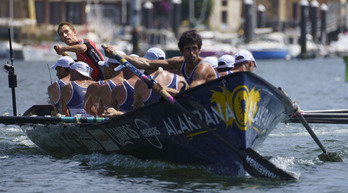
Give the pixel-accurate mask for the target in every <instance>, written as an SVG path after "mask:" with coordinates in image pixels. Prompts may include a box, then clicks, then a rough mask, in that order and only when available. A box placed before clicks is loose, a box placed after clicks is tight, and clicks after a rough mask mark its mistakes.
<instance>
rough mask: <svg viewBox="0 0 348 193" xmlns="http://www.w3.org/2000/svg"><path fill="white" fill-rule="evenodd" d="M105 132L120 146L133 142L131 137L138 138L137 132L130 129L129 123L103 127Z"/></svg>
mask: <svg viewBox="0 0 348 193" xmlns="http://www.w3.org/2000/svg"><path fill="white" fill-rule="evenodd" d="M105 131H106V133H107V134H109V136H110V137H111V138H112V139H113V140H114V141H115V142H116V143H117V144H119V145H120V146H122V147H124V146H126V145H127V144H133V142H132V141H131V140H132V139H139V138H140V136H139V134H138V133H137V132H136V131H134V130H133V129H131V127H130V125H128V124H126V125H122V126H119V127H114V128H110V129H105Z"/></svg>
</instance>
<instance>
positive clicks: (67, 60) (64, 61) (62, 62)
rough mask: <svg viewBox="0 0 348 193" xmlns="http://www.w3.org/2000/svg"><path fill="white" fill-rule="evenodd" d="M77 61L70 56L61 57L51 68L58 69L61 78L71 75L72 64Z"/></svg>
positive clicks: (58, 75)
mask: <svg viewBox="0 0 348 193" xmlns="http://www.w3.org/2000/svg"><path fill="white" fill-rule="evenodd" d="M74 63H75V61H74V59H72V58H71V57H69V56H63V57H60V58H59V59H58V60H57V62H56V63H55V64H54V65H53V66H51V69H55V70H56V71H57V74H56V75H57V77H58V78H59V79H61V78H63V77H65V76H67V75H69V70H70V66H71V65H72V64H74Z"/></svg>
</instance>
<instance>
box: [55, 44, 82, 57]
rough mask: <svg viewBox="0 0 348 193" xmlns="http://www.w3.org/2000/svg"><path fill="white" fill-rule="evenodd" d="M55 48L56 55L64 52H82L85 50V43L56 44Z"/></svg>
mask: <svg viewBox="0 0 348 193" xmlns="http://www.w3.org/2000/svg"><path fill="white" fill-rule="evenodd" d="M55 50H56V52H57V54H58V55H62V54H63V53H64V52H75V53H84V52H86V50H87V46H86V44H76V45H71V46H61V45H56V46H55Z"/></svg>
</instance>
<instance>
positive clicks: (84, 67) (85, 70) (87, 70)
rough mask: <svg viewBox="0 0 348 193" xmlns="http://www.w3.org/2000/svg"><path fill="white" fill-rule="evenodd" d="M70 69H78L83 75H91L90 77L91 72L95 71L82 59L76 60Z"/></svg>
mask: <svg viewBox="0 0 348 193" xmlns="http://www.w3.org/2000/svg"><path fill="white" fill-rule="evenodd" d="M70 69H72V70H76V71H77V72H79V73H80V74H81V75H83V76H86V77H89V78H91V73H92V71H93V69H92V68H91V67H89V66H88V64H86V63H84V62H82V61H78V62H75V63H74V64H73V65H71V66H70Z"/></svg>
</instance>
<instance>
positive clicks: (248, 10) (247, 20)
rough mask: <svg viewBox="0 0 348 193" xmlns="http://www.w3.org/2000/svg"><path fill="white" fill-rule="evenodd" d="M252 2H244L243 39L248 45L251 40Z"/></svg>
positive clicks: (249, 0) (245, 0) (246, 0)
mask: <svg viewBox="0 0 348 193" xmlns="http://www.w3.org/2000/svg"><path fill="white" fill-rule="evenodd" d="M252 6H253V1H252V0H244V11H245V12H244V37H245V42H244V43H249V42H251V40H252V34H253V29H252V26H253V20H252V19H253V9H252Z"/></svg>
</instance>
